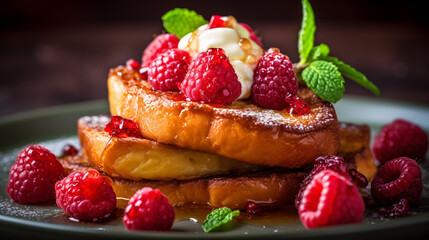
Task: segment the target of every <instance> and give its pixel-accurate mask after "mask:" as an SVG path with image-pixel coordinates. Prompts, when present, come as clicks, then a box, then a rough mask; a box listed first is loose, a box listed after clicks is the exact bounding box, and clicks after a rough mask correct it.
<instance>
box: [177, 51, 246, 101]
mask: <svg viewBox="0 0 429 240" xmlns="http://www.w3.org/2000/svg"><path fill="white" fill-rule="evenodd" d="M179 88H180V90H181V91H182V92H183V94H184V95H185V96H186V97H187V98H188V99H189V100H191V101H194V102H202V103H214V104H231V103H232V102H233V101H234V100H235V99H237V98H238V97H239V96H240V94H241V83H240V82H239V81H238V77H237V74H236V73H235V70H234V68H233V67H232V65H231V63H230V62H229V60H228V57H227V56H226V55H225V51H224V50H223V49H220V48H211V49H209V50H207V52H201V53H199V54H198V56H197V57H196V58H195V59H194V60H193V61H192V62H191V65H190V66H189V70H188V73H187V74H186V77H185V80H183V82H182V83H181V84H180V86H179Z"/></svg>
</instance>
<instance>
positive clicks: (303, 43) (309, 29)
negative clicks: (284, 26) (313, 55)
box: [298, 0, 316, 65]
mask: <svg viewBox="0 0 429 240" xmlns="http://www.w3.org/2000/svg"><path fill="white" fill-rule="evenodd" d="M315 32H316V23H315V22H314V13H313V9H312V8H311V5H310V2H308V0H302V22H301V29H300V30H299V33H298V53H299V58H300V61H299V64H300V65H303V64H305V63H306V62H307V58H308V56H309V54H310V51H311V49H312V48H313V45H314V33H315Z"/></svg>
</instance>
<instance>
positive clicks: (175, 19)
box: [161, 8, 207, 38]
mask: <svg viewBox="0 0 429 240" xmlns="http://www.w3.org/2000/svg"><path fill="white" fill-rule="evenodd" d="M161 19H162V21H163V25H164V28H165V30H167V32H169V33H173V34H174V35H176V36H177V37H179V38H182V37H184V36H185V35H186V34H188V33H190V32H193V31H194V30H196V29H197V28H198V27H200V26H201V25H204V24H206V23H207V21H206V20H205V19H204V17H203V16H201V15H199V14H198V13H196V12H195V11H193V10H189V9H186V8H175V9H173V10H170V11H168V12H167V13H166V14H164V16H162V17H161Z"/></svg>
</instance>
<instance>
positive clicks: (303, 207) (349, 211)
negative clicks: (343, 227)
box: [298, 170, 365, 228]
mask: <svg viewBox="0 0 429 240" xmlns="http://www.w3.org/2000/svg"><path fill="white" fill-rule="evenodd" d="M364 210H365V204H364V202H363V200H362V198H361V196H360V194H359V191H358V189H357V187H356V186H355V185H354V184H353V183H352V182H350V181H349V179H347V178H345V177H343V176H341V175H340V174H338V173H336V172H334V171H332V170H322V171H321V172H319V173H317V174H316V175H315V176H314V178H313V179H312V181H311V182H310V184H309V185H308V186H307V187H306V189H305V191H304V193H303V196H302V202H301V204H300V205H299V208H298V212H299V218H300V219H301V222H302V223H303V224H304V226H305V227H306V228H316V227H321V226H329V225H336V224H345V223H357V222H361V221H362V218H363V213H364Z"/></svg>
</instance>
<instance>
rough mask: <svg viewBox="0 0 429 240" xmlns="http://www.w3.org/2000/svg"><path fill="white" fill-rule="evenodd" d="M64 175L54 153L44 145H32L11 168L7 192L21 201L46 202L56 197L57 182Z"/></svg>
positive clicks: (15, 199)
mask: <svg viewBox="0 0 429 240" xmlns="http://www.w3.org/2000/svg"><path fill="white" fill-rule="evenodd" d="M64 175H65V172H64V168H63V166H62V165H61V164H60V162H58V160H57V158H56V157H55V155H54V154H52V153H51V152H50V151H49V150H47V149H46V148H44V147H42V146H39V145H30V146H28V147H26V148H25V149H24V150H22V151H21V152H20V153H19V154H18V157H17V158H16V161H15V163H14V164H13V165H12V167H11V168H10V173H9V182H8V184H7V193H8V194H9V197H10V198H11V199H13V200H14V201H16V202H20V203H38V202H45V201H48V200H51V199H54V198H55V188H54V186H55V182H56V181H58V180H60V179H61V178H62V177H64Z"/></svg>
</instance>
